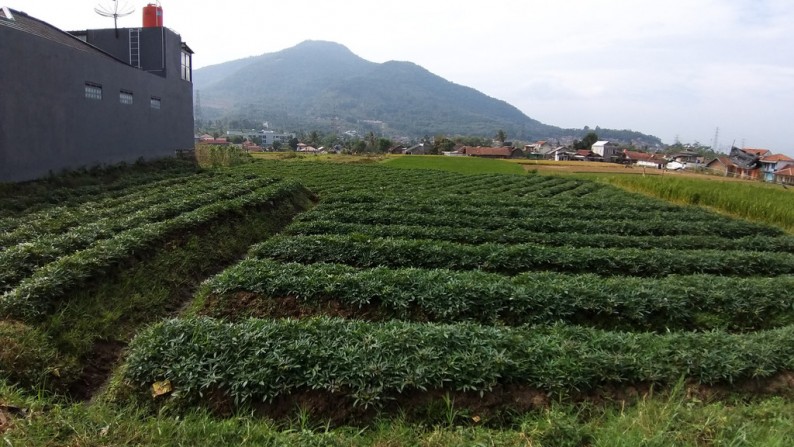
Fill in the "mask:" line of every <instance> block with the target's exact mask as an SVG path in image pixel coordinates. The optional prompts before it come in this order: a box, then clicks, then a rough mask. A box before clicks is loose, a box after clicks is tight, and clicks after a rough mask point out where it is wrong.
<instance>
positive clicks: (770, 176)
mask: <svg viewBox="0 0 794 447" xmlns="http://www.w3.org/2000/svg"><path fill="white" fill-rule="evenodd" d="M760 162H761V175H762V176H763V179H764V181H767V182H774V181H775V173H776V172H778V171H782V170H783V169H785V168H786V167H787V166H790V165H794V159H792V158H791V157H787V156H785V155H783V154H771V155H764V156H762V157H761V160H760Z"/></svg>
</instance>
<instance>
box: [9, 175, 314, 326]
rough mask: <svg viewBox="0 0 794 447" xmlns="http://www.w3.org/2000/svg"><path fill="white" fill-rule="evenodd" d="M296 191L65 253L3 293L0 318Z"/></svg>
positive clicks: (238, 202) (259, 195)
mask: <svg viewBox="0 0 794 447" xmlns="http://www.w3.org/2000/svg"><path fill="white" fill-rule="evenodd" d="M299 190H303V186H302V185H301V184H300V183H298V182H295V181H284V182H280V183H277V184H275V185H270V186H264V187H262V188H260V189H257V190H254V191H252V192H249V193H245V194H242V195H237V196H235V197H234V198H229V199H227V200H216V201H213V202H211V203H209V204H207V205H204V206H201V207H199V208H196V209H193V210H190V211H187V212H184V213H181V214H178V215H174V216H172V217H170V218H168V219H165V220H161V221H157V222H146V223H142V224H140V225H138V226H135V227H133V228H129V229H126V230H124V231H120V232H118V233H116V234H114V235H113V236H112V237H110V238H107V239H102V240H98V241H96V242H94V243H92V244H91V245H90V246H88V247H86V248H85V249H83V250H78V251H74V252H70V253H66V254H64V255H63V256H61V257H59V258H57V259H56V260H54V261H52V262H50V263H47V264H45V265H43V266H41V267H40V268H38V269H36V270H35V271H33V273H32V274H31V275H30V276H27V277H25V278H24V279H22V281H21V282H19V283H18V284H17V285H16V286H15V287H14V288H13V289H11V290H8V291H5V292H4V293H3V295H2V297H0V316H11V317H14V318H21V319H28V318H34V317H36V316H37V315H40V314H41V313H44V312H46V309H47V308H48V305H49V304H50V302H51V301H52V300H53V299H54V298H57V297H58V296H60V295H62V294H64V293H65V292H66V291H68V290H70V289H71V288H73V287H75V286H78V285H80V284H82V283H83V282H84V281H86V280H88V279H89V278H91V277H93V276H95V275H98V274H101V273H102V272H105V271H108V270H109V269H111V268H113V266H114V265H116V264H118V263H120V262H123V261H125V260H127V259H132V258H134V257H136V256H138V255H140V254H141V253H142V252H144V251H145V250H147V249H149V248H151V247H153V246H156V244H157V243H158V242H160V241H162V240H164V239H165V238H167V237H169V236H170V235H174V234H181V233H183V232H184V231H186V230H190V229H194V228H200V227H201V226H202V225H205V224H207V223H208V222H211V221H212V220H214V219H218V218H222V217H223V216H226V215H229V214H232V213H237V212H240V211H242V210H245V209H249V208H252V207H261V206H265V205H268V204H272V203H273V201H278V200H281V199H284V198H286V197H290V196H292V195H293V194H294V193H295V192H296V191H299Z"/></svg>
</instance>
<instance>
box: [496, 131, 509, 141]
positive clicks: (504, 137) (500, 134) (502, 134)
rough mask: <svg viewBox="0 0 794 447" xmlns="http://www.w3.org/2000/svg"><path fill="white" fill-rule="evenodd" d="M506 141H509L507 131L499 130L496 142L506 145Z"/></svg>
mask: <svg viewBox="0 0 794 447" xmlns="http://www.w3.org/2000/svg"><path fill="white" fill-rule="evenodd" d="M505 140H507V134H506V133H505V131H504V130H502V129H499V130H497V131H496V141H498V142H499V144H504V143H505Z"/></svg>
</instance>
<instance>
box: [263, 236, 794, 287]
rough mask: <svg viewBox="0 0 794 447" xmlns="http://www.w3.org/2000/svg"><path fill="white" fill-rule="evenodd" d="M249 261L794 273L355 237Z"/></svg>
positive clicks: (704, 258)
mask: <svg viewBox="0 0 794 447" xmlns="http://www.w3.org/2000/svg"><path fill="white" fill-rule="evenodd" d="M251 253H252V255H253V256H255V257H262V258H266V257H270V258H274V259H278V260H280V261H286V262H291V261H294V262H300V263H303V264H312V263H318V262H329V263H340V264H348V265H353V266H356V267H377V266H389V267H421V268H448V269H453V270H472V269H480V270H484V271H489V272H496V273H503V274H517V273H523V272H528V271H536V270H550V271H559V272H567V273H596V274H600V275H624V276H656V277H659V276H666V275H670V274H701V273H705V274H715V275H735V276H776V275H786V274H792V273H794V255H792V254H788V253H770V252H751V251H722V250H668V249H649V250H639V249H631V248H623V249H616V248H578V247H549V246H543V245H535V244H515V245H503V244H482V245H465V244H457V243H453V242H443V241H428V240H420V239H391V238H367V237H366V236H362V235H355V236H335V235H331V236H293V237H283V236H280V237H275V238H271V239H270V240H268V241H266V242H263V243H261V244H259V245H256V246H254V247H253V248H252V250H251Z"/></svg>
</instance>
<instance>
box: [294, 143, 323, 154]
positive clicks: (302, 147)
mask: <svg viewBox="0 0 794 447" xmlns="http://www.w3.org/2000/svg"><path fill="white" fill-rule="evenodd" d="M295 150H296V151H298V152H305V153H307V154H317V153H319V152H320V150H319V149H317V148H316V147H314V146H311V145H308V144H305V143H298V148H297V149H295Z"/></svg>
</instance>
